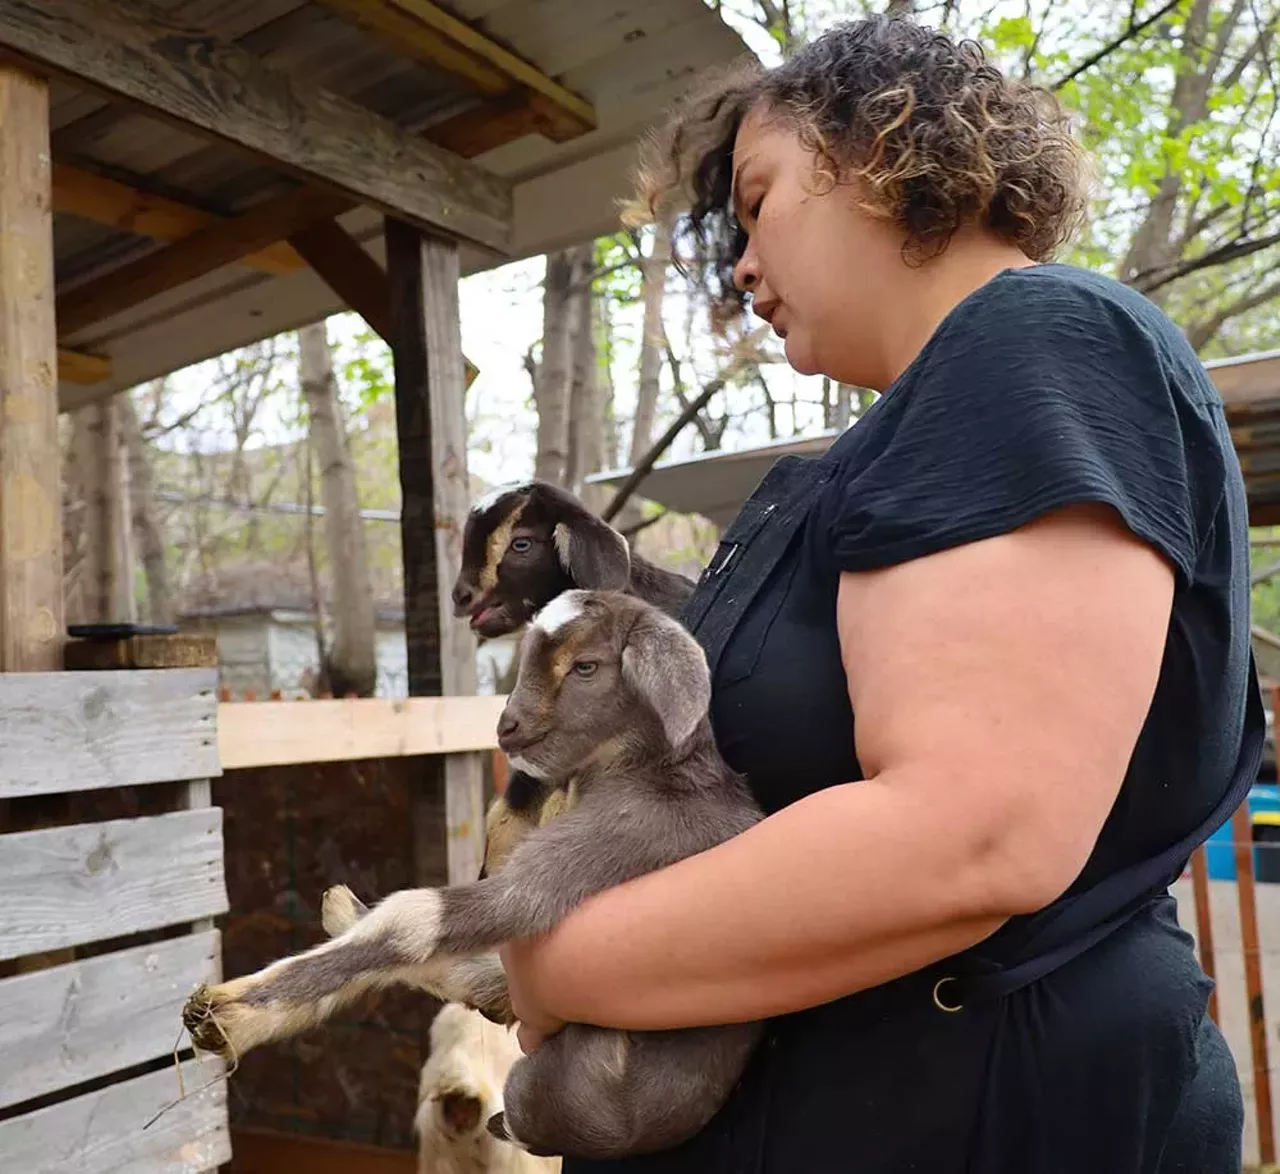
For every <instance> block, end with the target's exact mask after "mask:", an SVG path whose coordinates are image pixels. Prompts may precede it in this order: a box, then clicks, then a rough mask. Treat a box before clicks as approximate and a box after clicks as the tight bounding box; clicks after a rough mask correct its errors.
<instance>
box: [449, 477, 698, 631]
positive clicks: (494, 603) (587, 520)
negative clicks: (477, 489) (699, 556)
mask: <svg viewBox="0 0 1280 1174" xmlns="http://www.w3.org/2000/svg"><path fill="white" fill-rule="evenodd" d="M575 587H580V588H585V589H587V590H593V591H625V592H627V593H628V594H631V595H637V596H639V597H640V598H641V599H643V600H645V601H646V602H648V603H652V604H653V605H654V606H655V607H658V608H661V609H662V610H663V611H664V612H666V613H667V614H668V615H671V616H675V615H678V614H679V612H680V609H681V608H682V607H683V606H684V604H685V601H686V600H687V599H688V598H689V596H690V595H691V594H692V593H693V588H694V583H693V581H692V580H691V579H689V578H687V577H686V576H684V575H680V574H677V573H676V572H675V571H668V570H664V569H663V568H662V567H659V566H657V565H655V564H654V563H651V562H649V560H648V559H645V558H643V557H641V556H640V555H638V554H636V553H635V551H633V550H632V549H631V548H630V546H628V544H627V540H626V539H625V538H624V537H623V536H622V535H621V534H620V533H619V532H618V531H617V530H615V529H614V528H613V527H612V526H610V525H609V523H608V522H605V521H602V520H601V519H600V518H598V517H596V515H595V514H593V513H592V512H591V511H590V510H589V509H587V507H586V506H585V505H583V504H582V502H581V501H579V500H578V499H577V498H576V497H575V496H574V495H573V494H572V493H569V492H568V491H567V490H564V489H561V488H559V487H558V486H556V485H552V484H550V483H548V482H546V481H527V482H523V483H521V484H518V485H506V486H500V487H499V488H497V489H494V490H491V491H490V492H489V493H487V494H485V495H484V496H483V497H481V498H480V499H479V500H477V501H476V503H475V504H474V505H473V506H472V507H471V512H470V513H469V514H468V515H467V521H466V525H465V526H464V527H463V531H462V566H461V569H460V570H459V571H458V577H457V578H456V579H455V580H454V585H453V607H454V614H455V615H457V616H458V618H459V619H461V618H463V617H466V616H470V617H471V628H472V630H473V631H474V632H475V633H476V634H477V635H480V636H483V637H485V638H486V639H491V638H492V637H494V636H503V635H506V634H508V633H510V632H514V631H516V630H517V629H518V628H521V627H523V626H524V625H525V624H527V623H528V622H529V621H530V620H531V619H533V617H534V615H535V614H536V613H537V612H539V611H541V610H542V608H544V607H546V605H547V604H548V603H550V602H551V601H552V600H553V599H554V598H555V597H556V596H557V595H559V594H560V593H561V592H562V591H568V590H571V589H572V588H575Z"/></svg>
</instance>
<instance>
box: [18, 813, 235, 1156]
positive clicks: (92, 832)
mask: <svg viewBox="0 0 1280 1174" xmlns="http://www.w3.org/2000/svg"><path fill="white" fill-rule="evenodd" d="M0 893H3V894H4V901H3V903H0V960H3V959H6V958H21V957H22V956H23V955H26V954H36V953H40V952H42V951H45V950H57V949H61V948H62V947H64V946H75V945H82V944H85V943H88V942H100V941H105V940H106V939H107V938H116V937H124V936H125V935H126V934H131V933H137V932H139V931H141V930H147V929H160V928H161V927H163V926H166V925H177V924H179V923H181V922H187V921H196V920H197V919H199V918H201V917H211V916H215V915H217V914H219V913H225V912H226V911H227V889H226V884H225V882H224V881H223V876H222V809H221V808H219V807H204V808H199V809H197V810H194V811H174V812H171V813H170V814H168V815H156V816H148V817H145V818H142V819H117V820H111V821H109V822H107V823H86V824H76V825H74V826H72V827H59V828H45V829H43V830H41V831H38V832H16V833H14V834H12V835H8V836H3V837H0ZM175 1030H176V1026H175ZM2 1152H3V1150H0V1153H2Z"/></svg>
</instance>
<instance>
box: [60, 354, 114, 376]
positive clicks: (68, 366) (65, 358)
mask: <svg viewBox="0 0 1280 1174" xmlns="http://www.w3.org/2000/svg"><path fill="white" fill-rule="evenodd" d="M110 378H111V360H110V359H108V358H106V357H105V356H104V355H87V354H85V353H84V352H83V351H73V350H68V349H67V348H66V347H59V348H58V381H59V382H61V383H101V382H102V381H103V380H104V379H110Z"/></svg>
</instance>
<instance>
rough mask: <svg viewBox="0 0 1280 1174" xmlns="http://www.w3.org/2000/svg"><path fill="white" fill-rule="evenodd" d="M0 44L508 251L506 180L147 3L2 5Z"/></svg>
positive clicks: (387, 208)
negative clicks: (189, 25) (189, 26)
mask: <svg viewBox="0 0 1280 1174" xmlns="http://www.w3.org/2000/svg"><path fill="white" fill-rule="evenodd" d="M0 45H4V46H7V47H8V48H9V49H11V50H12V51H13V52H15V53H18V54H21V55H22V56H24V57H26V58H28V59H29V60H31V61H33V62H36V63H37V64H38V65H40V66H42V67H44V68H47V69H49V70H52V71H54V72H56V73H58V74H61V75H63V76H66V77H70V78H74V79H76V80H78V81H80V82H82V83H85V84H88V85H90V86H92V87H94V88H95V89H98V90H100V91H102V92H104V93H106V94H108V95H110V96H112V97H115V98H119V99H123V100H125V101H127V102H130V103H133V104H135V105H138V106H141V107H143V108H145V109H147V110H149V111H152V112H154V113H157V114H159V115H162V116H163V117H165V118H168V119H170V120H172V121H176V122H177V123H179V124H181V125H182V126H183V127H184V128H186V129H192V128H194V129H195V130H197V131H200V132H202V133H204V134H207V135H209V136H211V137H213V138H216V139H221V140H224V141H226V142H230V143H233V144H235V145H237V146H239V147H243V148H244V149H245V150H247V151H250V152H252V153H253V154H255V155H257V156H259V157H262V158H265V159H268V160H270V161H271V162H273V163H275V164H276V165H278V166H281V167H284V168H286V169H289V170H291V171H294V172H296V173H297V174H299V175H302V176H305V177H306V178H308V179H309V180H311V181H313V182H316V183H320V184H324V185H327V186H331V187H333V188H334V189H336V190H338V191H341V192H344V193H345V194H346V195H347V196H348V197H349V198H350V199H352V200H354V201H355V202H357V203H363V204H369V205H370V206H372V207H375V208H379V209H381V210H382V211H384V212H387V213H390V214H392V215H395V216H398V217H402V218H404V219H406V220H409V221H411V222H413V223H415V224H417V225H418V226H420V227H423V228H428V229H431V230H432V231H435V232H442V233H444V234H446V235H449V236H452V237H458V238H461V239H464V240H469V241H474V242H476V243H477V244H479V245H481V246H483V247H485V248H488V249H492V250H495V251H496V252H498V253H505V252H506V251H507V249H508V247H509V244H510V240H511V220H512V195H511V191H512V185H511V183H510V182H509V181H508V180H505V179H501V178H499V177H498V176H496V175H493V174H492V173H491V172H488V171H486V170H484V169H483V168H480V167H477V166H476V165H474V164H471V163H468V162H467V161H466V160H464V159H461V158H459V157H458V156H457V155H454V154H451V153H450V152H448V151H445V150H442V149H441V148H439V147H437V146H435V145H433V144H431V143H429V142H426V141H425V140H424V139H422V138H419V137H417V136H415V135H411V134H409V133H407V132H405V131H403V130H401V129H400V128H399V127H397V126H396V125H395V124H394V123H392V122H390V121H389V120H387V119H384V118H381V117H379V116H377V115H375V114H373V113H371V112H370V111H368V110H366V109H364V108H362V107H360V106H357V105H356V104H355V103H353V102H350V101H347V100H346V99H344V98H340V97H339V96H338V95H336V94H332V93H329V92H328V91H326V90H322V89H321V88H320V87H318V86H315V85H313V84H311V83H310V82H309V81H307V79H306V78H303V77H295V76H291V75H290V74H287V73H285V72H283V71H281V70H279V69H276V68H274V67H272V66H269V65H267V64H266V63H264V62H263V61H261V60H259V59H258V58H256V57H254V56H253V55H252V54H251V53H248V52H247V51H245V50H244V49H241V48H240V47H239V46H237V45H234V44H231V43H229V42H226V41H223V40H221V39H219V38H217V37H213V36H210V35H209V34H208V33H207V32H202V31H200V30H196V29H191V28H188V27H185V26H182V25H179V24H176V23H174V22H173V21H171V20H169V19H167V18H166V17H165V16H164V15H163V14H162V13H160V12H158V11H157V10H156V9H155V8H153V7H152V6H151V5H150V4H148V3H146V0H112V3H111V5H110V6H109V7H108V6H104V5H101V4H99V3H98V0H5V3H3V4H2V5H0Z"/></svg>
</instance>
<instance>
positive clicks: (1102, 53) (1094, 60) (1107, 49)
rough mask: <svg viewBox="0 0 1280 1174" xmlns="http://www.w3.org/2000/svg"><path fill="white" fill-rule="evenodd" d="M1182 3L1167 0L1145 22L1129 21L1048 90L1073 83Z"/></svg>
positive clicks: (1179, 0) (1177, 0)
mask: <svg viewBox="0 0 1280 1174" xmlns="http://www.w3.org/2000/svg"><path fill="white" fill-rule="evenodd" d="M1182 2H1183V0H1167V2H1166V3H1165V4H1164V5H1162V6H1161V7H1160V8H1158V9H1157V10H1156V11H1155V12H1153V13H1152V14H1151V15H1150V16H1148V17H1147V18H1146V19H1145V20H1141V21H1139V22H1138V23H1137V24H1133V23H1132V19H1131V20H1130V24H1129V27H1128V28H1127V29H1125V30H1124V32H1122V33H1121V34H1120V35H1119V36H1118V37H1116V38H1115V39H1114V40H1111V41H1108V42H1107V43H1106V44H1105V45H1103V46H1102V48H1101V49H1099V50H1098V51H1097V52H1096V53H1093V54H1090V55H1089V56H1088V57H1086V58H1085V59H1084V60H1083V61H1082V62H1080V64H1079V65H1077V66H1076V67H1075V68H1074V69H1073V70H1071V72H1070V73H1067V74H1065V75H1064V76H1062V77H1060V78H1059V79H1058V80H1057V81H1056V82H1054V83H1053V84H1052V85H1050V87H1049V89H1051V90H1060V89H1062V87H1063V86H1065V85H1066V84H1067V83H1068V82H1070V81H1074V80H1075V79H1076V78H1078V77H1079V76H1080V75H1081V74H1082V73H1084V72H1085V71H1086V70H1090V69H1092V68H1093V67H1094V66H1095V65H1097V64H1098V63H1099V62H1100V61H1102V60H1103V59H1104V58H1106V57H1109V56H1110V55H1111V54H1112V53H1114V52H1115V51H1116V50H1117V49H1119V48H1120V47H1121V46H1123V45H1125V44H1126V43H1127V42H1129V41H1131V40H1133V38H1134V37H1136V36H1138V34H1139V33H1141V32H1143V31H1144V30H1145V29H1148V28H1150V27H1151V26H1152V25H1153V24H1155V23H1156V21H1158V20H1160V19H1161V17H1164V16H1168V15H1169V13H1171V12H1172V11H1173V10H1174V9H1175V8H1177V7H1178V5H1179V4H1181V3H1182Z"/></svg>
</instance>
